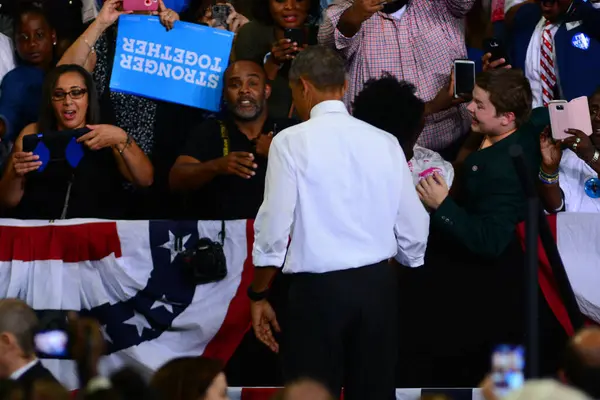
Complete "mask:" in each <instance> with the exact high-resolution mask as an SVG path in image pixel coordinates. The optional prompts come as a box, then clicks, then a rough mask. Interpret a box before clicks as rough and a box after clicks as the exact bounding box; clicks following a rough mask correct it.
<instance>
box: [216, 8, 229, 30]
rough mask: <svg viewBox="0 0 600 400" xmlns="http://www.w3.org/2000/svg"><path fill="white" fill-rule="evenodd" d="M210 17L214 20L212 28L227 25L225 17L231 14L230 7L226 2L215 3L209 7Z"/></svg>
mask: <svg viewBox="0 0 600 400" xmlns="http://www.w3.org/2000/svg"><path fill="white" fill-rule="evenodd" d="M211 14H212V19H213V20H214V21H215V24H214V26H213V27H214V28H216V27H219V26H224V27H225V28H228V26H227V18H229V14H231V7H229V5H228V4H216V5H214V6H212V8H211Z"/></svg>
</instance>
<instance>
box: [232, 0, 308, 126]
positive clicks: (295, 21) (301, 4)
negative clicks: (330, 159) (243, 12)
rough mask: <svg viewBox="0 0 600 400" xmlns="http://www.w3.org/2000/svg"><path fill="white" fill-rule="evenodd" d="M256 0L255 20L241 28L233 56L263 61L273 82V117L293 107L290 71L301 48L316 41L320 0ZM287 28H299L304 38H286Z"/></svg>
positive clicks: (285, 113) (287, 113)
mask: <svg viewBox="0 0 600 400" xmlns="http://www.w3.org/2000/svg"><path fill="white" fill-rule="evenodd" d="M253 1H254V3H253V13H252V14H253V18H254V20H253V21H251V22H249V23H247V24H246V25H244V26H243V27H242V28H241V29H240V31H239V32H238V34H237V38H236V41H235V46H234V57H235V59H236V60H253V61H256V62H258V63H260V64H261V65H264V67H265V71H266V72H267V77H268V79H269V80H271V86H272V93H271V97H270V98H269V114H270V116H271V117H273V118H286V117H288V116H290V114H291V111H292V109H291V106H292V94H291V91H290V89H289V86H288V79H287V75H288V71H289V68H290V64H291V61H292V60H293V58H294V57H295V55H296V54H297V52H298V51H302V49H303V48H304V47H305V46H307V45H312V44H317V32H318V26H317V23H318V21H319V18H320V5H319V1H318V0H253ZM286 29H296V30H299V32H300V35H299V36H300V37H301V38H302V42H301V43H298V42H292V41H291V40H290V39H286V38H285V30H286Z"/></svg>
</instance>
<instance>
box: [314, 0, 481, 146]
mask: <svg viewBox="0 0 600 400" xmlns="http://www.w3.org/2000/svg"><path fill="white" fill-rule="evenodd" d="M473 3H474V0H411V1H410V2H409V4H408V6H407V9H406V12H405V13H404V14H403V15H402V17H401V18H400V19H396V18H393V17H392V16H390V15H387V14H384V13H381V12H378V13H376V14H375V15H373V16H372V17H371V18H370V19H369V20H367V21H365V22H364V23H363V24H362V27H361V30H360V31H359V32H358V33H357V34H356V35H354V37H352V38H346V37H344V36H343V35H342V34H341V33H340V32H339V31H338V30H337V29H336V27H337V24H338V21H339V19H340V17H341V15H342V14H343V12H344V11H345V10H346V9H347V8H348V7H350V6H351V5H352V2H351V1H349V0H338V1H336V2H334V4H333V5H331V6H330V7H329V8H327V9H326V10H325V12H324V18H323V22H322V24H321V27H320V30H319V43H320V44H322V45H326V46H330V47H332V48H335V49H336V50H338V51H339V52H340V53H341V55H342V56H343V57H344V58H345V59H346V60H347V68H348V74H349V75H348V79H349V82H350V85H349V87H348V91H347V92H346V96H345V97H344V102H345V103H346V105H347V106H348V108H349V109H350V108H351V105H352V101H353V99H354V97H355V96H356V95H357V94H358V93H359V92H360V91H361V89H362V87H363V84H364V82H365V81H367V80H368V79H371V78H379V77H380V76H381V75H382V73H383V72H389V73H391V74H392V75H394V76H396V77H398V78H399V79H404V80H407V81H409V82H411V83H413V84H414V85H415V86H416V87H417V95H418V96H419V97H421V98H422V99H423V100H425V101H429V100H432V99H433V98H434V97H435V95H436V94H437V93H438V91H439V90H440V89H441V88H442V87H443V86H444V85H445V84H447V83H448V79H449V76H450V72H451V69H452V64H453V61H454V60H455V59H461V58H462V59H464V58H467V50H466V47H465V37H464V18H463V17H464V16H465V15H466V14H467V12H468V11H469V10H470V9H471V7H472V6H473ZM470 123H471V119H470V116H469V114H468V112H467V111H466V107H465V106H461V107H453V108H451V109H449V110H446V111H443V112H440V113H438V114H435V115H433V116H432V117H430V118H428V120H427V121H426V126H425V129H424V131H423V133H422V134H421V137H420V138H419V142H418V144H419V145H421V146H423V147H425V148H428V149H431V150H441V149H444V148H445V147H447V146H448V145H450V144H451V143H452V142H453V141H454V140H455V139H457V138H458V137H459V136H461V135H462V134H463V133H464V132H466V131H467V130H468V128H469V125H470Z"/></svg>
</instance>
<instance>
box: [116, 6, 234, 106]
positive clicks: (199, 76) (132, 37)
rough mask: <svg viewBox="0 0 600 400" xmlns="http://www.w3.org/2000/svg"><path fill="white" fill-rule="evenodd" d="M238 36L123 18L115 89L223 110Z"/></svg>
mask: <svg viewBox="0 0 600 400" xmlns="http://www.w3.org/2000/svg"><path fill="white" fill-rule="evenodd" d="M232 44H233V33H231V32H227V31H224V30H220V29H214V28H209V27H207V26H203V25H196V24H189V23H186V22H181V21H178V22H176V23H175V27H174V28H173V29H172V30H171V31H169V32H167V30H166V29H165V28H164V27H163V26H162V25H161V24H160V22H159V20H158V17H149V16H143V15H122V16H121V17H120V18H119V29H118V34H117V47H116V52H115V60H114V64H113V72H112V77H111V80H110V88H111V90H115V91H118V92H124V93H129V94H135V95H138V96H142V97H149V98H152V99H157V100H164V101H168V102H171V103H179V104H184V105H187V106H192V107H197V108H203V109H205V110H209V111H218V110H219V108H220V104H221V94H222V91H223V84H222V77H223V73H224V72H225V69H226V68H227V63H228V61H229V53H230V52H231V46H232Z"/></svg>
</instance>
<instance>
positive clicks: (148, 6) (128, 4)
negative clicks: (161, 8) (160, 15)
mask: <svg viewBox="0 0 600 400" xmlns="http://www.w3.org/2000/svg"><path fill="white" fill-rule="evenodd" d="M123 11H158V0H123Z"/></svg>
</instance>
